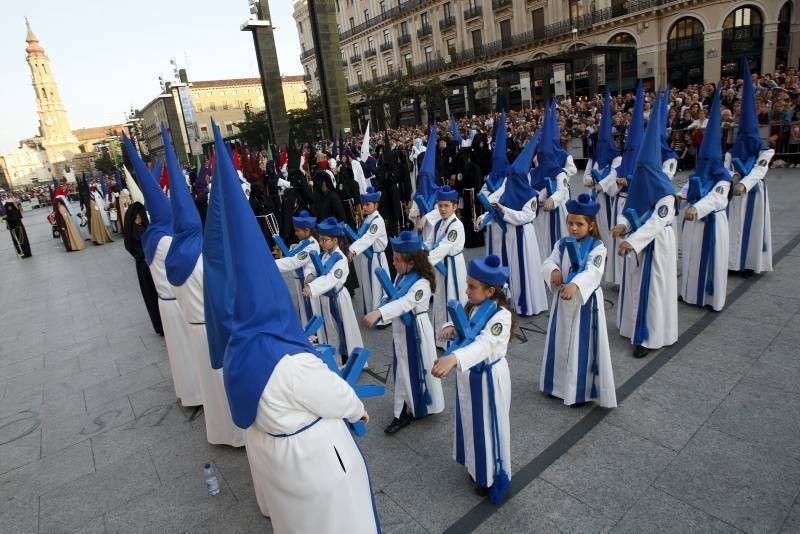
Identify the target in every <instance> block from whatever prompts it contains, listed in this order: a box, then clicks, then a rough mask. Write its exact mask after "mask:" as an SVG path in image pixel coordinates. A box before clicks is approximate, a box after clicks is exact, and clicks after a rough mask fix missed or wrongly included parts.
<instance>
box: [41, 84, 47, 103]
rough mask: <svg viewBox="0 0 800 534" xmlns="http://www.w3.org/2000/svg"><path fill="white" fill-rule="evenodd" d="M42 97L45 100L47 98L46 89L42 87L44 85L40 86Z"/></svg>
mask: <svg viewBox="0 0 800 534" xmlns="http://www.w3.org/2000/svg"><path fill="white" fill-rule="evenodd" d="M42 97H43V98H44V99H45V100H47V91H46V90H45V88H44V87H42Z"/></svg>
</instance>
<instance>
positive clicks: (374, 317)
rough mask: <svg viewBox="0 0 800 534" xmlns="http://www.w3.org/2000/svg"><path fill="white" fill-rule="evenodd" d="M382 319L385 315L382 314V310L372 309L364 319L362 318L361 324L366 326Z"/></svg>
mask: <svg viewBox="0 0 800 534" xmlns="http://www.w3.org/2000/svg"><path fill="white" fill-rule="evenodd" d="M381 319H383V315H382V314H381V311H380V310H372V311H371V312H369V313H368V314H366V315H365V316H364V318H363V319H361V324H363V325H364V326H366V327H370V326H372V325H374V324H375V323H377V322H378V321H380V320H381Z"/></svg>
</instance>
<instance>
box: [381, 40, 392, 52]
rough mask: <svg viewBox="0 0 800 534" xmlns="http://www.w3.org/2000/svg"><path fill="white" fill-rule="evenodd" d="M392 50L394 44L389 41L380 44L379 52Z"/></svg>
mask: <svg viewBox="0 0 800 534" xmlns="http://www.w3.org/2000/svg"><path fill="white" fill-rule="evenodd" d="M392 48H394V43H392V42H391V41H387V42H385V43H383V44H381V52H386V51H387V50H391V49H392Z"/></svg>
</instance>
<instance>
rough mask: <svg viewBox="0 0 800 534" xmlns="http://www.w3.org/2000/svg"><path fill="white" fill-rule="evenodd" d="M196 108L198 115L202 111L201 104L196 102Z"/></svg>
mask: <svg viewBox="0 0 800 534" xmlns="http://www.w3.org/2000/svg"><path fill="white" fill-rule="evenodd" d="M196 107H197V112H198V113H200V112H201V111H203V104H201V103H200V102H198V103H197V106H196Z"/></svg>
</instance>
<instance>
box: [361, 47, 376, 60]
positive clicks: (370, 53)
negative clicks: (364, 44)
mask: <svg viewBox="0 0 800 534" xmlns="http://www.w3.org/2000/svg"><path fill="white" fill-rule="evenodd" d="M377 53H378V51H377V50H375V49H374V48H367V49H366V50H364V59H369V58H371V57H375V55H376V54H377Z"/></svg>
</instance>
